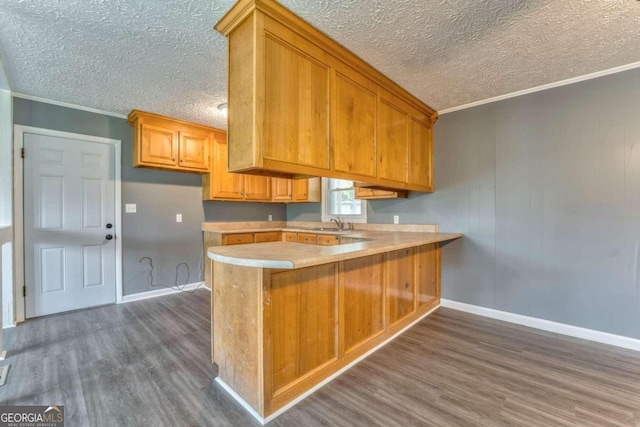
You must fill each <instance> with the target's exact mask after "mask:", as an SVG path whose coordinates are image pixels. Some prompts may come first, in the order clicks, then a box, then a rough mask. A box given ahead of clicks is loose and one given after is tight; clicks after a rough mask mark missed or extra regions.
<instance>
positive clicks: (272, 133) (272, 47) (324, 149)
mask: <svg viewBox="0 0 640 427" xmlns="http://www.w3.org/2000/svg"><path fill="white" fill-rule="evenodd" d="M267 22H268V25H270V26H274V27H275V28H274V29H277V30H279V31H278V32H281V33H282V34H281V36H282V37H283V38H286V39H287V41H284V40H281V39H280V38H277V37H276V36H275V35H272V34H269V33H267V34H266V37H265V42H264V52H265V55H264V85H265V89H264V105H265V108H264V111H263V114H264V120H263V122H264V158H265V159H270V160H274V161H279V162H286V163H290V164H295V165H303V166H311V167H314V168H321V169H328V167H329V153H328V152H329V149H328V148H329V134H328V131H329V67H328V66H326V65H324V64H322V63H321V62H319V61H317V60H316V59H314V58H313V57H312V56H311V55H309V54H307V53H305V50H311V51H313V50H314V49H313V46H312V45H310V44H309V43H306V42H305V41H304V40H297V39H295V38H294V39H291V34H289V32H287V31H285V30H284V29H282V28H278V26H279V24H277V23H275V22H269V20H267ZM265 25H267V24H265ZM289 43H293V45H291V44H289Z"/></svg>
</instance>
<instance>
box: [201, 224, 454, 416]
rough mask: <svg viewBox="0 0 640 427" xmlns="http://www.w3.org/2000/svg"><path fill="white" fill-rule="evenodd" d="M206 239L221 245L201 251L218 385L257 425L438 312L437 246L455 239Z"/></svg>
mask: <svg viewBox="0 0 640 427" xmlns="http://www.w3.org/2000/svg"><path fill="white" fill-rule="evenodd" d="M271 224H273V225H271ZM203 230H204V231H205V234H207V233H209V234H210V235H211V234H213V235H215V236H217V238H216V239H214V240H217V241H218V242H220V243H219V244H220V245H219V246H211V247H208V249H207V255H208V257H209V258H210V259H211V260H212V262H211V265H212V270H213V271H212V276H211V282H212V283H211V285H212V347H213V348H212V351H213V361H214V362H215V363H216V364H217V365H218V378H217V381H218V382H219V383H221V384H222V385H223V387H225V388H226V389H227V390H229V391H230V392H231V393H232V394H233V395H234V396H235V397H236V398H239V400H241V402H242V403H243V404H244V405H245V407H247V409H249V410H250V411H251V412H252V413H253V415H254V416H255V417H256V418H258V419H259V420H261V421H263V422H265V421H268V420H269V419H271V418H272V417H274V416H276V415H277V414H278V413H280V412H281V411H282V410H284V409H286V408H287V405H290V404H291V403H295V402H296V401H297V400H299V398H300V397H304V396H305V395H306V394H308V392H309V391H310V390H313V389H314V388H315V387H317V386H319V385H322V383H323V382H326V381H327V380H329V379H331V378H332V377H333V376H336V375H337V374H339V373H340V372H341V371H342V370H344V369H346V368H348V367H349V366H350V365H352V364H353V363H355V362H357V361H358V360H359V359H361V358H363V357H365V356H366V355H367V354H368V353H370V352H372V351H374V350H375V349H377V347H379V346H381V345H383V344H384V343H386V342H388V341H390V340H391V339H392V338H393V337H395V336H396V335H397V334H399V333H401V332H402V331H403V330H404V329H406V328H408V327H409V326H411V325H412V324H413V323H415V322H416V321H418V320H420V319H421V318H423V317H425V316H426V315H427V314H429V313H430V312H431V311H432V310H433V309H435V308H436V307H438V306H439V304H440V248H441V244H442V243H443V242H447V241H451V240H454V239H457V238H459V237H461V236H462V235H461V234H441V233H438V232H437V226H432V225H382V224H356V229H355V230H346V231H337V230H335V229H333V230H332V229H330V227H329V228H327V224H322V223H278V224H274V223H249V224H244V228H240V227H238V226H236V227H235V228H231V229H230V228H228V227H225V226H224V225H216V224H204V225H203ZM267 234H269V235H270V236H271V238H270V239H268V240H271V241H266V242H264V243H249V242H254V241H259V240H260V239H259V238H258V236H260V235H267ZM234 235H236V236H244V237H236V238H233V237H230V236H234ZM205 240H206V238H205ZM210 240H211V239H210ZM224 242H227V244H226V245H225V244H224ZM243 242H245V243H243Z"/></svg>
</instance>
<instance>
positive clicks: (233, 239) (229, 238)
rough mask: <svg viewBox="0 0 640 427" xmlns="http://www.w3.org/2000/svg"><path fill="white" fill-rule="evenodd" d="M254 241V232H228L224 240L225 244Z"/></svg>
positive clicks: (240, 243)
mask: <svg viewBox="0 0 640 427" xmlns="http://www.w3.org/2000/svg"><path fill="white" fill-rule="evenodd" d="M244 243H253V234H227V235H225V236H224V238H223V240H222V244H223V245H226V246H228V245H242V244H244Z"/></svg>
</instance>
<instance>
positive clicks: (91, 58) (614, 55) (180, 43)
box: [0, 0, 640, 128]
mask: <svg viewBox="0 0 640 427" xmlns="http://www.w3.org/2000/svg"><path fill="white" fill-rule="evenodd" d="M233 3H234V2H233V1H232V0H170V1H158V0H58V1H51V0H2V1H0V56H1V58H2V62H3V63H4V66H5V68H6V70H7V74H8V77H9V81H10V84H11V87H12V89H13V90H14V91H16V92H20V93H24V94H29V95H34V96H38V97H43V98H48V99H52V100H56V101H63V102H68V103H73V104H78V105H83V106H87V107H92V108H98V109H102V110H106V111H111V112H116V113H121V114H127V113H128V112H129V111H130V110H131V109H133V108H138V109H142V110H148V111H153V112H157V113H160V114H165V115H169V116H173V117H177V118H182V119H186V120H191V121H195V122H199V123H203V124H209V125H213V126H217V127H222V128H225V127H226V124H225V118H224V117H223V116H222V114H221V113H220V112H219V111H218V110H217V108H216V106H217V105H218V104H219V103H220V102H223V101H225V100H226V72H227V66H226V40H225V39H224V37H222V36H221V35H220V34H218V33H217V32H216V31H215V30H213V28H212V27H213V25H214V24H215V23H216V22H217V21H218V20H219V19H220V18H221V17H222V15H223V14H224V13H225V12H226V11H227V10H228V9H229V8H230V7H231V5H232V4H233ZM282 3H283V4H284V5H285V6H287V7H289V8H290V9H291V10H293V11H294V12H296V13H297V14H298V15H300V16H301V17H302V18H304V19H306V20H308V21H309V22H310V23H312V24H313V25H314V26H316V27H317V28H319V29H320V30H322V31H324V32H325V33H327V34H328V35H330V36H331V37H333V38H334V39H336V40H337V41H338V42H340V43H342V44H343V45H344V46H346V47H347V48H349V49H351V50H352V51H353V52H355V53H356V54H357V55H359V56H360V57H362V58H363V59H364V60H366V61H367V62H369V63H370V64H372V65H373V66H374V67H376V68H378V69H379V70H380V71H382V72H383V73H384V74H386V75H387V76H389V77H390V78H391V79H393V80H395V81H396V82H398V83H399V84H400V85H402V86H403V87H405V88H406V89H407V90H409V92H412V93H413V94H415V95H416V96H417V97H419V98H420V99H422V100H423V101H424V102H426V103H427V104H429V105H431V106H432V107H434V108H436V109H438V110H441V109H447V108H451V107H455V106H458V105H463V104H467V103H470V102H473V101H478V100H482V99H486V98H490V97H494V96H499V95H503V94H507V93H510V92H514V91H518V90H522V89H527V88H530V87H534V86H538V85H542V84H546V83H552V82H555V81H559V80H563V79H567V78H571V77H575V76H580V75H584V74H588V73H592V72H596V71H601V70H605V69H608V68H613V67H616V66H620V65H625V64H629V63H632V62H638V61H640V37H639V36H640V1H637V0H591V1H589V0H546V1H545V0H538V1H532V0H500V1H498V0H433V1H424V0H367V1H362V0H282Z"/></svg>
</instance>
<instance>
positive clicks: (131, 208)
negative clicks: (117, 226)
mask: <svg viewBox="0 0 640 427" xmlns="http://www.w3.org/2000/svg"><path fill="white" fill-rule="evenodd" d="M137 208H138V206H137V205H136V204H135V203H127V204H125V205H124V211H125V212H126V213H136V212H137Z"/></svg>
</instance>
